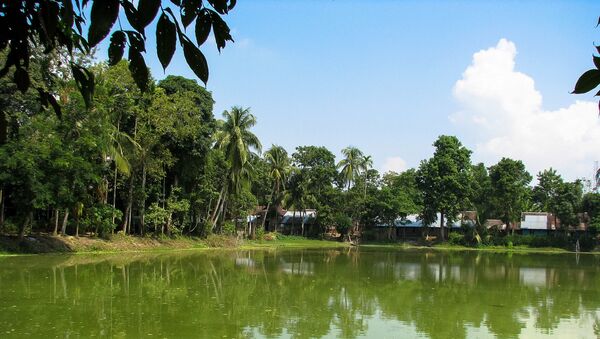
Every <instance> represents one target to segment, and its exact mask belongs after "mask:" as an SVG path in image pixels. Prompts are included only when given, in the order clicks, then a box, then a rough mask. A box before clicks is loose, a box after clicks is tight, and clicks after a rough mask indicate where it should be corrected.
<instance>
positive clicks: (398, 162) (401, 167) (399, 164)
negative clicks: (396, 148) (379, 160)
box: [382, 157, 406, 173]
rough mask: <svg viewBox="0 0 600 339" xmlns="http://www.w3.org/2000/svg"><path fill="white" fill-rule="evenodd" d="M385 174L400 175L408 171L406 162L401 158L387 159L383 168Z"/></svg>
mask: <svg viewBox="0 0 600 339" xmlns="http://www.w3.org/2000/svg"><path fill="white" fill-rule="evenodd" d="M382 170H383V172H382V173H386V172H390V171H391V172H396V173H400V172H402V171H405V170H406V161H404V159H402V158H400V157H389V158H387V159H385V162H384V163H383V167H382Z"/></svg>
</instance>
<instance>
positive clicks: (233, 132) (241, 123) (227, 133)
mask: <svg viewBox="0 0 600 339" xmlns="http://www.w3.org/2000/svg"><path fill="white" fill-rule="evenodd" d="M223 117H224V118H225V120H224V121H221V124H220V126H219V130H218V131H217V133H216V134H215V140H216V147H217V148H220V149H222V150H223V152H224V154H225V159H226V160H227V162H228V165H229V173H228V178H227V179H228V180H227V183H225V184H224V185H223V188H222V190H221V194H220V196H219V199H218V200H217V205H216V207H215V213H214V215H213V218H212V222H213V227H214V226H215V225H216V222H217V219H218V217H219V213H220V212H219V211H222V210H223V205H224V203H225V200H226V196H227V194H236V193H238V192H240V191H241V185H242V184H243V183H244V179H246V178H248V173H249V170H250V169H249V168H248V166H247V165H248V163H249V161H248V160H249V159H250V157H251V156H252V154H253V151H257V152H260V150H261V148H262V146H261V144H260V141H259V140H258V137H257V136H256V135H254V134H253V133H252V132H250V128H252V127H253V126H254V125H256V118H255V117H254V115H252V114H251V113H250V109H249V108H245V109H244V108H241V107H237V106H235V107H232V108H231V110H230V111H225V112H223Z"/></svg>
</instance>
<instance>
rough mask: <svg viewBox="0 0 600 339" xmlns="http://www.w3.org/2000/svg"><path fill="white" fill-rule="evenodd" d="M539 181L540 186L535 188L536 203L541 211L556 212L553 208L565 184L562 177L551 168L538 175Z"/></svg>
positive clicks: (534, 198)
mask: <svg viewBox="0 0 600 339" xmlns="http://www.w3.org/2000/svg"><path fill="white" fill-rule="evenodd" d="M537 179H538V184H537V186H535V187H534V188H533V200H534V203H535V204H536V205H537V207H538V208H539V209H540V210H541V211H545V212H554V210H553V208H552V206H553V204H554V202H555V200H556V199H557V197H558V193H559V192H558V191H559V188H560V186H561V185H562V183H563V179H562V177H561V176H560V175H559V174H558V173H557V172H556V170H554V169H552V168H550V169H547V170H544V171H542V172H540V173H538V175H537Z"/></svg>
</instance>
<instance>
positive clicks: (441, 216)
mask: <svg viewBox="0 0 600 339" xmlns="http://www.w3.org/2000/svg"><path fill="white" fill-rule="evenodd" d="M440 238H441V240H442V241H444V211H442V212H441V213H440Z"/></svg>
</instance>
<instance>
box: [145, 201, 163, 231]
mask: <svg viewBox="0 0 600 339" xmlns="http://www.w3.org/2000/svg"><path fill="white" fill-rule="evenodd" d="M168 219H169V211H167V210H166V209H164V208H162V207H160V206H159V205H158V203H157V202H155V203H153V204H152V205H150V207H149V208H148V212H147V213H146V215H145V216H144V222H145V224H146V226H149V227H152V228H154V231H157V230H158V229H162V228H163V226H165V224H166V223H167V220H168Z"/></svg>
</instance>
